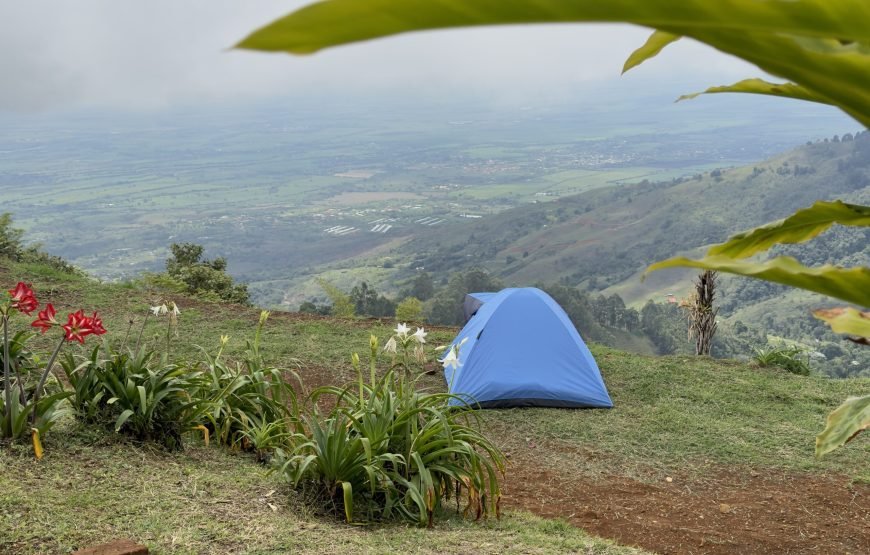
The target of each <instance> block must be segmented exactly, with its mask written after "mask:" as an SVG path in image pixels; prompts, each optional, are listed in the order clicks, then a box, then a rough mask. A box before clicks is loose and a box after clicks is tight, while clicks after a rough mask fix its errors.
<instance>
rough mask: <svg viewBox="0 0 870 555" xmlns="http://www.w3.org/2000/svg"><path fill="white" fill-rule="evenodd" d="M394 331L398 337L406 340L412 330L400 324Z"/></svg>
mask: <svg viewBox="0 0 870 555" xmlns="http://www.w3.org/2000/svg"><path fill="white" fill-rule="evenodd" d="M393 331H395V332H396V335H398V336H399V337H400V338H401V339H404V338H405V337H407V336H408V332H409V331H411V328H409V327H408V326H407V324H399V325H398V326H396V329H395V330H393Z"/></svg>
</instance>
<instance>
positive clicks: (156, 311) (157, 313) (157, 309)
mask: <svg viewBox="0 0 870 555" xmlns="http://www.w3.org/2000/svg"><path fill="white" fill-rule="evenodd" d="M151 314H153V315H154V316H160V306H159V305H158V306H152V307H151Z"/></svg>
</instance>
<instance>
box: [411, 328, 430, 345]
mask: <svg viewBox="0 0 870 555" xmlns="http://www.w3.org/2000/svg"><path fill="white" fill-rule="evenodd" d="M427 335H428V334H427V333H426V332H425V331H423V328H417V331H415V332H414V339H415V340H417V343H420V344H421V345H422V344H423V343H425V342H426V336H427Z"/></svg>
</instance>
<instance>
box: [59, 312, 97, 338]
mask: <svg viewBox="0 0 870 555" xmlns="http://www.w3.org/2000/svg"><path fill="white" fill-rule="evenodd" d="M62 327H63V331H64V332H66V335H65V337H66V340H67V341H78V342H79V343H84V342H85V337H87V336H89V335H91V334H92V333H94V329H93V322H92V321H91V319H90V318H88V317H87V316H85V313H84V311H83V310H79V311H78V312H72V313H70V314H69V316H67V322H66V324H64V325H63V326H62Z"/></svg>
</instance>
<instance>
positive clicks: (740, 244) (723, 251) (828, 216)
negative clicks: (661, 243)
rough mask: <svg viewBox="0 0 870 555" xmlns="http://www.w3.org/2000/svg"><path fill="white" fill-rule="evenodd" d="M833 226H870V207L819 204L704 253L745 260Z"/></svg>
mask: <svg viewBox="0 0 870 555" xmlns="http://www.w3.org/2000/svg"><path fill="white" fill-rule="evenodd" d="M834 224H841V225H848V226H863V227H866V226H870V207H867V206H860V205H856V204H846V203H845V202H841V201H839V200H838V201H834V202H824V201H819V202H817V203H815V204H813V205H812V206H811V207H809V208H804V209H803V210H798V211H797V212H795V213H794V214H792V215H791V216H789V217H788V218H786V219H784V220H780V221H778V222H773V223H770V224H767V225H763V226H761V227H757V228H755V229H752V230H749V231H746V232H744V233H740V234H738V235H735V236H733V237H731V238H730V239H728V241H726V242H724V243H722V244H721V245H715V246H713V247H711V248H710V250H708V251H707V255H708V256H716V255H723V256H730V257H732V258H745V257H747V256H752V255H753V254H756V253H759V252H763V251H766V250H767V249H769V248H770V247H772V246H773V245H776V244H777V243H802V242H804V241H807V240H809V239H812V238H813V237H815V236H816V235H818V234H819V233H821V232H823V231H825V230H826V229H828V228H829V227H831V226H832V225H834Z"/></svg>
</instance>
